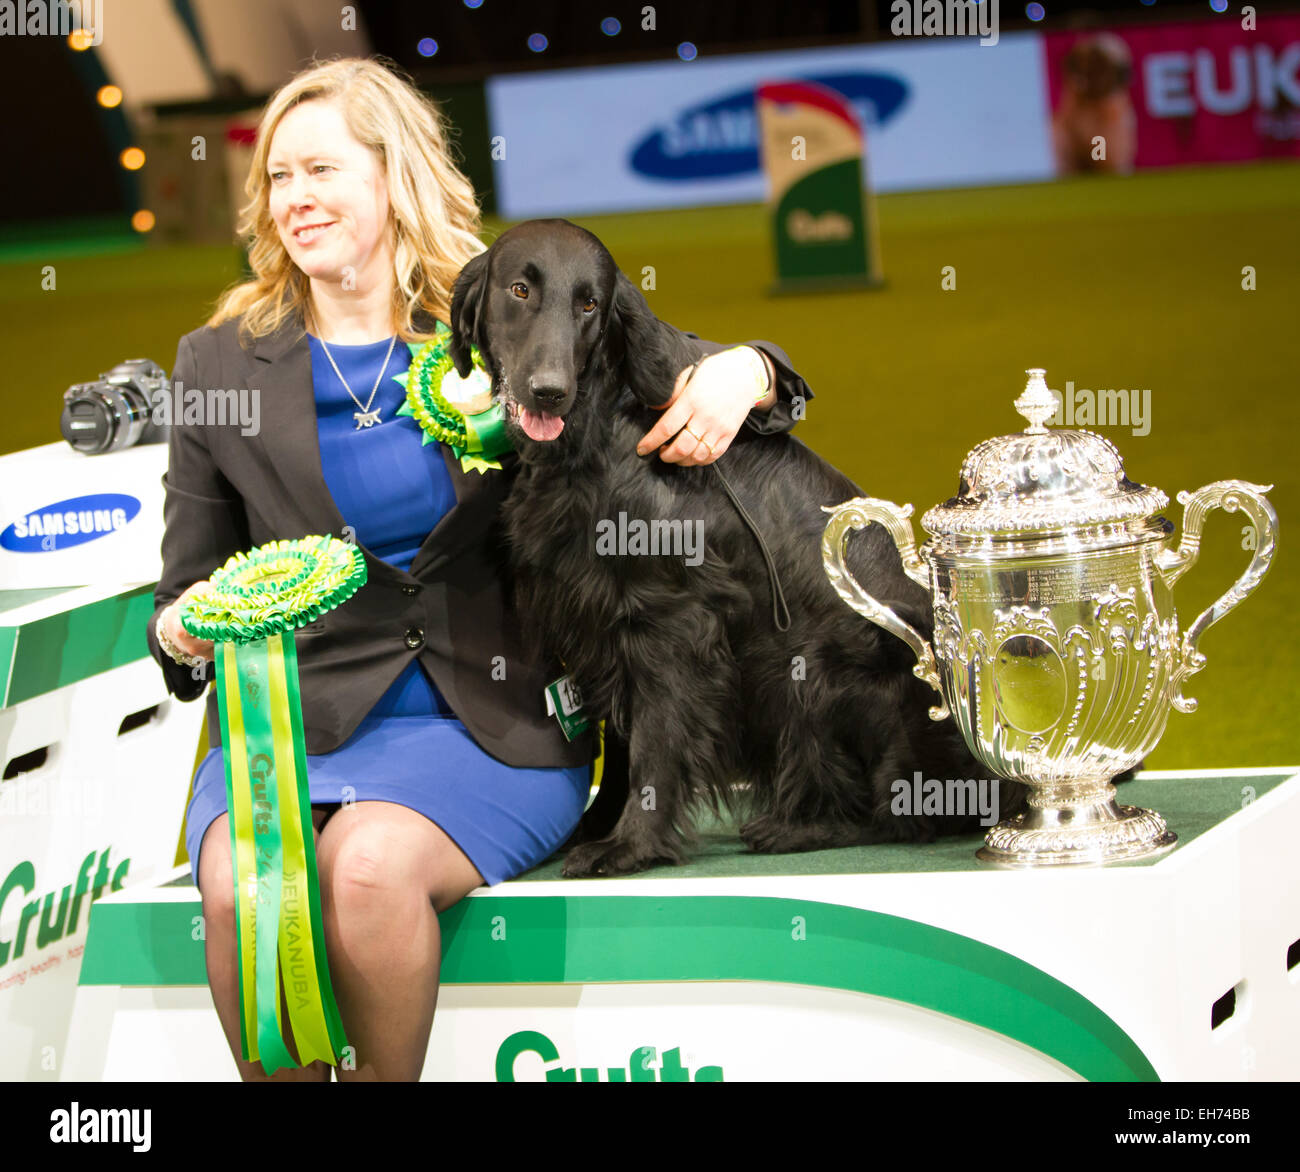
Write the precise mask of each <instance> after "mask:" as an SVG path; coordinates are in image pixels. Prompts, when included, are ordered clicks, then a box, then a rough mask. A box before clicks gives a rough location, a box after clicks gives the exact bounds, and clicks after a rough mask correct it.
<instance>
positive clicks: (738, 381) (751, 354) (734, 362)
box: [636, 346, 776, 467]
mask: <svg viewBox="0 0 1300 1172" xmlns="http://www.w3.org/2000/svg"><path fill="white" fill-rule="evenodd" d="M765 386H766V387H769V388H771V389H770V390H769V391H768V393H767V394H766V395H765V396H764V397H763V398H762V399H761V400H759V401H758V402H757V403H755V402H754V399H755V397H756V396H757V395H758V394H759V392H760V391H761V390H762V389H763V388H764V387H765ZM775 387H776V378H775V374H774V372H773V370H772V364H771V362H770V361H769V359H768V357H767V355H765V354H762V353H760V352H759V351H758V350H755V349H754V348H753V347H751V346H737V347H735V348H734V349H731V350H722V351H720V352H719V353H717V354H710V355H709V356H708V357H707V358H705V359H703V360H702V361H701V362H700V363H698V364H697V365H696V366H694V367H689V366H688V367H687V368H686V369H685V370H683V371H682V372H681V374H679V375H678V376H677V382H676V383H675V384H674V386H673V395H672V398H671V399H669V400H668V402H667V403H665V404H663V406H662V407H660V408H657V410H661V411H663V416H662V417H661V418H660V420H659V422H658V423H656V424H655V425H654V427H652V428H651V429H650V430H649V431H648V432H646V434H645V435H644V436H643V437H642V438H641V442H640V443H638V444H637V446H636V452H637V455H638V456H644V455H647V454H648V453H650V452H652V451H653V450H654V449H655V448H656V447H659V446H660V445H661V444H663V445H664V446H663V447H662V448H661V449H660V452H659V458H660V459H661V460H664V461H666V462H667V463H669V464H681V465H683V466H684V467H690V466H692V465H696V464H712V463H713V461H714V460H716V459H717V458H718V457H719V456H721V455H722V454H723V452H725V451H726V450H727V449H728V448H729V447H730V446H731V441H732V440H733V439H734V438H735V436H736V432H738V431H739V430H740V427H741V424H743V423H744V422H745V416H746V415H748V414H749V413H750V411H751V410H753V409H754V408H755V407H758V408H759V409H760V410H764V409H767V408H770V407H771V406H772V404H773V403H775V402H776V389H775ZM674 436H676V438H675V439H673V438H672V437H674ZM666 441H671V442H666Z"/></svg>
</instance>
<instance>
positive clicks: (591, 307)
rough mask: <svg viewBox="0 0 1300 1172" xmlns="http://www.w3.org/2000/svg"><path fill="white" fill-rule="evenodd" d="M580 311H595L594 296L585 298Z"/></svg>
mask: <svg viewBox="0 0 1300 1172" xmlns="http://www.w3.org/2000/svg"><path fill="white" fill-rule="evenodd" d="M582 312H583V313H595V312H596V299H595V298H594V297H588V298H587V300H586V301H584V302H583V303H582Z"/></svg>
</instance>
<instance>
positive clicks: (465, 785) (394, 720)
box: [185, 335, 592, 884]
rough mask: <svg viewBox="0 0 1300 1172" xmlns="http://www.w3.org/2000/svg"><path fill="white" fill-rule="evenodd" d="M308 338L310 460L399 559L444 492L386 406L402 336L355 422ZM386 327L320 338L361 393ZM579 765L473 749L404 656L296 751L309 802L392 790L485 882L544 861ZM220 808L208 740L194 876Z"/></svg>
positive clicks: (403, 420)
mask: <svg viewBox="0 0 1300 1172" xmlns="http://www.w3.org/2000/svg"><path fill="white" fill-rule="evenodd" d="M309 338H310V345H311V367H312V383H313V386H314V389H315V394H316V415H317V434H318V436H319V439H320V452H321V469H322V471H323V472H324V474H325V483H326V484H327V486H328V487H329V490H330V493H331V495H332V496H333V498H334V502H335V504H336V505H338V509H339V513H340V514H341V515H342V516H343V517H346V518H347V521H348V524H350V525H352V526H353V527H354V528H355V530H356V537H357V540H358V541H359V542H360V543H361V544H362V545H364V546H365V547H366V549H368V550H369V551H370V552H371V553H372V554H374V556H375V557H377V558H381V559H383V560H384V561H386V562H389V563H390V564H392V565H394V566H397V567H398V568H399V569H402V570H409V569H410V566H411V562H412V560H413V559H414V558H415V555H416V553H417V552H418V550H419V548H420V546H421V545H422V544H423V543H424V539H425V537H427V536H428V534H429V532H430V531H431V530H432V529H433V527H434V526H435V525H436V524H437V523H438V521H439V519H440V518H441V517H442V516H443V514H444V513H446V512H447V511H448V510H449V509H450V508H451V507H452V506H453V505H454V504H455V503H456V494H455V491H454V490H453V488H452V484H451V477H450V476H449V475H448V473H447V468H446V465H445V464H444V463H443V457H442V452H441V444H437V443H430V444H422V443H421V440H422V434H423V433H422V432H421V431H420V428H419V425H418V424H417V423H416V422H415V421H414V420H413V419H411V418H409V417H408V416H398V415H397V414H396V411H397V409H398V408H399V407H400V406H401V405H402V402H403V400H404V398H405V392H404V390H403V388H402V386H401V384H400V383H397V382H395V381H394V380H393V376H394V375H398V374H401V373H402V372H403V371H405V370H406V369H407V368H408V367H409V365H410V361H411V349H408V347H407V345H406V344H404V343H403V342H402V341H401V340H400V339H399V341H398V342H397V345H396V346H394V347H393V353H392V357H391V359H390V360H389V363H388V366H387V368H386V370H385V372H384V377H383V378H382V379H381V380H380V383H379V388H378V390H377V391H376V393H375V398H374V402H373V403H372V404H371V409H372V410H374V409H376V408H378V409H379V411H380V418H379V422H378V423H377V424H375V425H373V426H371V427H368V428H362V429H361V430H357V428H356V421H355V420H354V419H353V412H354V411H356V410H357V407H356V404H355V403H353V401H352V399H351V398H349V396H348V393H347V391H346V390H344V388H343V384H342V383H341V382H339V378H338V375H337V374H335V373H334V368H333V367H332V366H331V365H330V362H329V359H328V357H326V355H325V351H324V349H323V348H322V347H321V344H320V341H319V340H318V339H317V338H315V337H311V336H310V335H309ZM388 345H389V340H385V341H383V342H375V343H371V344H367V345H364V346H336V345H333V344H331V345H330V353H331V354H332V355H333V356H334V361H335V362H337V363H338V365H339V369H340V370H341V371H342V372H343V375H344V377H345V378H346V379H347V380H348V383H349V385H350V386H351V387H352V389H353V391H354V392H355V393H356V395H357V397H358V398H360V400H361V401H362V403H365V402H366V401H367V399H369V397H370V388H371V387H372V386H374V382H375V372H376V371H377V370H378V368H379V363H380V362H382V361H383V358H384V355H385V354H386V353H387V352H388ZM591 774H592V770H591V766H590V765H580V766H573V767H570V768H535V769H534V768H516V767H514V766H511V765H506V764H504V763H503V762H501V761H498V760H497V759H496V758H495V757H492V756H491V755H489V754H488V753H486V752H484V751H483V749H481V748H480V747H479V746H478V744H477V742H475V740H474V739H473V737H471V736H470V734H469V732H468V731H467V730H466V728H465V726H464V724H462V723H461V721H460V720H459V719H457V717H456V714H455V713H454V712H453V711H452V710H451V706H450V705H449V704H448V703H447V701H446V699H445V698H444V697H443V696H442V694H441V693H440V692H439V691H438V689H437V687H436V686H435V684H434V682H433V680H432V679H430V677H429V675H428V673H427V672H426V671H425V670H424V668H423V667H422V666H421V664H420V661H419V660H418V659H412V660H411V662H410V663H409V664H408V665H407V667H406V669H405V670H404V671H403V672H402V674H401V675H399V676H398V677H397V679H396V680H395V681H394V682H393V684H392V686H391V687H390V688H389V689H388V691H387V692H385V693H384V694H383V695H382V696H381V697H380V698H379V700H378V702H377V703H376V704H375V706H374V707H373V708H372V709H371V710H370V712H369V713H368V714H367V715H366V716H365V717H364V718H363V719H362V721H361V723H360V725H359V726H358V727H357V728H356V730H355V731H354V732H353V733H352V735H351V736H350V737H348V739H347V740H346V741H344V742H343V744H341V745H340V746H339V747H338V748H337V749H335V750H334V751H333V752H330V753H320V754H312V753H309V754H307V779H308V790H309V792H310V795H311V801H312V804H313V805H323V804H330V803H338V802H342V801H343V800H344V789H345V787H347V789H348V793H347V798H348V800H349V801H373V800H377V801H385V802H396V803H398V804H399V805H403V806H407V807H409V808H410V809H412V810H416V811H418V812H419V813H421V814H423V815H424V816H425V817H426V818H428V819H429V820H430V821H431V822H434V823H436V824H437V825H438V826H440V827H441V828H442V829H443V830H444V831H445V832H446V833H447V835H448V837H450V838H451V839H452V841H453V842H455V843H456V845H457V846H459V847H460V849H461V850H462V851H464V852H465V854H466V855H467V856H468V858H469V860H470V862H472V863H473V864H474V866H475V867H476V868H478V872H479V874H480V875H482V876H483V878H484V880H485V881H486V882H487V883H488V884H496V883H500V882H502V881H503V880H506V879H510V878H513V877H514V876H515V875H518V874H520V873H521V872H523V871H526V870H528V868H530V867H533V866H535V865H536V864H538V863H541V862H544V861H545V860H546V859H547V858H549V857H550V856H551V855H552V854H553V853H554V852H555V850H556V848H557V847H559V846H560V845H561V844H562V843H563V842H564V840H565V839H566V838H568V836H569V834H570V833H571V832H572V830H573V828H574V827H575V826H576V825H577V823H578V819H579V818H580V817H581V816H582V811H583V809H584V808H585V806H586V803H587V798H588V795H589V792H590V786H591ZM225 812H226V776H225V758H224V756H223V754H222V749H221V747H220V746H218V747H217V748H215V749H212V750H211V751H210V752H209V753H208V754H207V756H205V757H204V758H203V760H202V761H201V762H200V763H199V768H198V771H197V773H196V774H195V777H194V797H193V798H192V799H191V801H190V804H189V809H188V810H187V811H186V816H185V846H186V849H187V850H188V851H189V856H190V862H191V865H192V868H193V873H194V876H195V881H196V882H197V879H198V874H199V848H200V846H201V844H202V842H203V835H204V833H205V832H206V831H207V829H208V827H209V826H210V825H211V824H212V822H213V821H214V820H215V819H216V818H218V817H219V816H220V815H222V814H224V813H225Z"/></svg>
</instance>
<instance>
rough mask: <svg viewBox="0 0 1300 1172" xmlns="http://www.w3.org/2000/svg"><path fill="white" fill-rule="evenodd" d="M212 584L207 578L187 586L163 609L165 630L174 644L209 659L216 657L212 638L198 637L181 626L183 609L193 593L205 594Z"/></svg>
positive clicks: (185, 650) (187, 653)
mask: <svg viewBox="0 0 1300 1172" xmlns="http://www.w3.org/2000/svg"><path fill="white" fill-rule="evenodd" d="M211 586H212V583H211V582H209V581H208V580H207V579H206V578H204V579H203V581H202V582H195V583H194V585H192V586H187V587H186V588H185V592H184V593H183V594H182V595H181V596H180V597H179V598H178V599H176V601H175V602H173V603H172V604H171V606H169V607H168V608H167V609H166V610H165V611H163V630H164V631H166V632H167V638H169V639H170V640H171V641H172V645H173V646H174V647H175V648H176V649H177V650H178V651H183V652H185V654H186V655H201V656H202V657H203V658H204V659H207V660H212V659H215V658H216V651H215V649H214V648H213V645H212V640H211V639H196V638H195V637H194V636H193V635H191V634H190V633H189V631H187V630H186V629H185V628H184V627H183V626H181V611H182V610H183V609H184V608H185V604H186V603H187V602H188V601H189V600H190V598H191V597H192V596H193V595H195V594H204V593H206V592H207V591H208V589H209V588H210V587H211Z"/></svg>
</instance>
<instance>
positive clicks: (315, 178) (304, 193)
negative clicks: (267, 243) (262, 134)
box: [266, 99, 391, 291]
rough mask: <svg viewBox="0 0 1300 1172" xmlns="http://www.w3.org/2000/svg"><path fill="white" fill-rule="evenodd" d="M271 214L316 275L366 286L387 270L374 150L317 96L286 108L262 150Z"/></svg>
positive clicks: (296, 258) (384, 205)
mask: <svg viewBox="0 0 1300 1172" xmlns="http://www.w3.org/2000/svg"><path fill="white" fill-rule="evenodd" d="M266 169H267V173H268V175H269V176H270V183H271V193H270V209H271V218H272V219H273V220H274V221H275V226H276V228H277V229H278V230H279V233H280V240H281V242H282V243H283V244H284V247H285V249H286V250H287V251H288V253H289V256H290V258H291V259H292V260H293V262H294V263H295V264H296V265H297V266H298V267H299V268H300V269H301V270H302V271H303V272H304V273H305V274H306V275H307V276H309V277H311V278H313V280H316V281H327V282H331V283H336V282H347V280H348V277H349V274H350V275H351V278H352V282H351V284H349V285H348V286H347V287H349V288H354V289H357V290H359V291H365V290H367V289H369V288H371V287H372V286H373V283H374V282H375V281H376V280H383V279H385V275H386V274H388V273H390V272H391V249H390V248H389V246H388V242H387V240H386V229H387V224H388V187H387V184H386V183H385V182H384V172H383V166H382V164H381V163H380V160H379V158H378V156H377V155H376V154H375V153H374V152H373V151H372V150H370V149H369V148H368V147H366V146H364V145H363V144H362V143H360V142H358V141H357V140H356V139H355V138H354V137H353V136H352V132H351V131H350V130H349V129H348V126H347V122H346V121H345V120H344V118H343V112H342V110H341V109H340V108H339V106H338V105H337V104H336V103H335V102H332V101H326V100H323V99H316V100H313V101H308V102H303V103H301V104H300V105H298V106H295V107H294V108H293V109H292V110H290V111H289V112H288V113H287V114H286V115H285V116H284V117H283V118H282V119H280V124H279V126H277V127H276V129H275V134H274V135H272V137H271V148H270V151H269V152H268V154H267V167H266Z"/></svg>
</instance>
